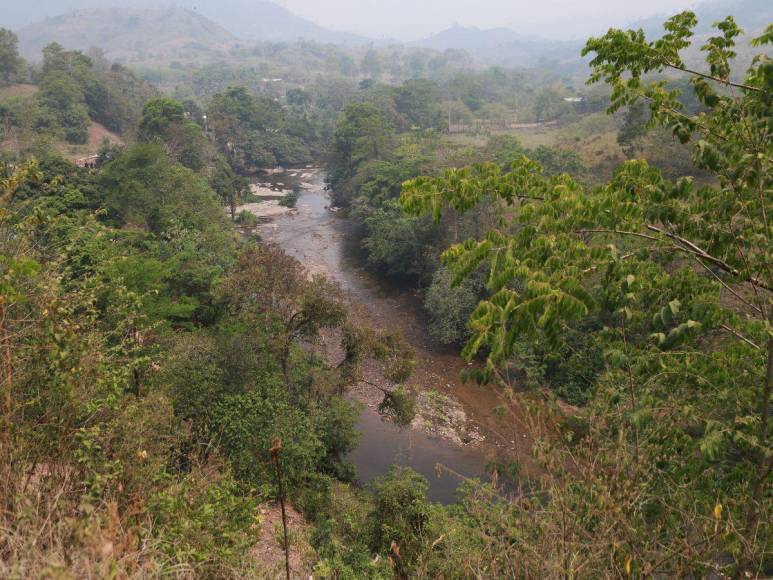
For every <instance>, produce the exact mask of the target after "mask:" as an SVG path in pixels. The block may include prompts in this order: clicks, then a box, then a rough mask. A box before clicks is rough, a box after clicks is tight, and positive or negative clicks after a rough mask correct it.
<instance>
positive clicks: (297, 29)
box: [182, 0, 371, 45]
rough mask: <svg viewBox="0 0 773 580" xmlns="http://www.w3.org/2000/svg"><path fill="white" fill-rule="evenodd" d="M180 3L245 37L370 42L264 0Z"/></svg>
mask: <svg viewBox="0 0 773 580" xmlns="http://www.w3.org/2000/svg"><path fill="white" fill-rule="evenodd" d="M182 4H183V5H184V6H187V7H189V8H190V9H191V10H195V11H196V12H198V13H200V14H202V15H204V16H206V17H207V18H210V19H212V20H213V21H214V22H217V23H218V24H220V25H221V26H223V27H225V28H227V29H228V30H230V31H231V32H233V33H234V34H235V35H237V36H238V37H239V38H242V39H245V40H261V41H267V40H268V41H295V40H298V39H303V40H313V41H316V42H326V43H332V44H344V45H362V44H367V43H369V42H371V40H370V39H368V38H365V37H363V36H359V35H356V34H351V33H348V32H338V31H334V30H328V29H327V28H323V27H321V26H318V25H317V24H314V23H313V22H311V21H309V20H306V19H305V18H301V17H300V16H296V15H295V14H293V13H292V12H290V11H289V10H287V9H286V8H283V7H282V6H279V5H278V4H275V3H274V2H269V1H268V0H185V1H184V2H182Z"/></svg>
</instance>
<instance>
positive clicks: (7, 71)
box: [0, 28, 19, 84]
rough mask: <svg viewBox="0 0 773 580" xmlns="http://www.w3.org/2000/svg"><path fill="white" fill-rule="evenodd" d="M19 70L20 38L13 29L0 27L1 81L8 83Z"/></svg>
mask: <svg viewBox="0 0 773 580" xmlns="http://www.w3.org/2000/svg"><path fill="white" fill-rule="evenodd" d="M18 70H19V38H18V37H17V36H16V34H14V33H13V31H11V30H8V29H7V28H0V81H2V82H3V83H5V84H8V83H10V82H11V80H12V79H13V77H14V75H15V74H16V72H17V71H18Z"/></svg>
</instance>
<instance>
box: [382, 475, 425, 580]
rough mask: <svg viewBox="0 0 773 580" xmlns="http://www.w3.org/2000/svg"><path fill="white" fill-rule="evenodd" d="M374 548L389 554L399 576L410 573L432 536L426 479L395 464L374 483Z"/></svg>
mask: <svg viewBox="0 0 773 580" xmlns="http://www.w3.org/2000/svg"><path fill="white" fill-rule="evenodd" d="M373 490H374V494H375V499H374V501H375V506H374V509H373V512H371V514H370V521H371V526H372V532H371V540H370V542H371V549H373V550H374V551H376V552H378V553H381V554H388V555H389V558H390V560H391V561H392V562H393V563H394V567H395V571H396V572H397V574H398V575H399V576H403V577H404V576H407V575H408V572H409V570H410V569H411V566H412V564H413V563H414V562H415V560H416V559H417V557H418V556H419V554H420V553H421V551H422V548H423V547H424V546H423V544H424V542H426V540H427V538H428V536H429V529H428V527H429V521H430V516H429V505H428V504H427V499H426V492H427V480H426V479H424V478H423V477H422V476H421V475H419V474H418V473H416V472H415V471H412V470H410V469H408V468H400V467H393V468H392V469H391V470H390V471H389V475H387V476H385V477H382V478H380V479H378V480H377V481H375V482H374V483H373Z"/></svg>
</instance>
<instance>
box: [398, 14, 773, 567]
mask: <svg viewBox="0 0 773 580" xmlns="http://www.w3.org/2000/svg"><path fill="white" fill-rule="evenodd" d="M695 24H696V19H695V15H694V14H692V13H691V12H685V13H682V14H679V15H677V16H675V17H673V18H672V19H670V20H669V21H668V22H667V23H666V25H665V34H664V35H663V36H662V37H661V38H660V39H659V40H656V41H654V42H650V41H647V39H646V38H645V36H644V34H643V33H642V32H641V31H636V32H634V31H628V32H623V31H620V30H611V31H609V33H607V34H606V35H605V36H604V37H602V38H598V39H591V40H589V41H588V44H587V45H586V48H585V52H586V53H595V56H594V58H593V60H592V62H591V66H592V67H593V72H592V75H591V80H592V81H594V82H595V81H600V80H604V81H606V82H607V83H609V84H610V85H611V86H612V88H613V94H612V98H611V108H610V110H611V111H614V110H616V109H618V108H619V107H621V106H632V105H635V104H636V103H637V102H638V101H640V100H644V101H645V102H647V103H649V106H650V111H651V114H652V116H653V119H654V120H655V121H656V122H657V123H660V124H662V125H664V126H665V127H667V128H669V129H670V130H671V131H672V132H673V133H674V134H675V135H676V136H677V137H678V138H679V139H681V140H682V141H684V142H693V143H694V151H695V162H696V164H697V165H698V166H699V167H701V168H704V169H707V170H710V171H712V173H713V174H714V176H715V178H716V185H714V186H703V187H696V186H695V185H694V184H693V182H692V181H691V180H690V179H689V178H685V179H680V180H677V181H676V182H674V183H671V182H668V181H666V180H664V179H663V178H662V177H661V175H660V174H659V172H658V171H656V170H654V169H653V168H651V167H649V166H648V165H647V164H646V163H645V162H643V161H635V162H628V163H626V164H625V165H623V166H622V167H621V168H620V169H619V170H618V171H617V172H616V174H615V176H614V178H613V179H612V181H611V182H610V183H608V184H607V185H606V186H604V187H602V188H598V189H596V190H594V191H590V192H588V191H584V190H583V188H582V187H581V186H580V185H579V184H577V183H576V182H575V181H573V180H572V179H571V178H570V177H568V176H566V175H559V176H552V177H551V176H545V175H544V174H543V172H542V170H541V168H540V166H539V164H537V163H534V162H533V161H530V160H528V159H521V160H520V161H518V162H516V163H515V164H514V166H513V169H512V171H511V172H509V173H507V174H503V173H502V172H501V170H500V169H499V167H498V166H494V165H489V164H484V165H478V166H474V167H471V168H466V169H461V170H449V171H447V172H445V173H444V174H443V175H442V176H440V177H438V178H418V179H415V180H413V181H411V182H409V183H407V184H406V186H405V188H404V191H403V197H402V205H403V207H404V208H405V209H406V210H408V211H409V212H411V213H415V214H422V213H430V214H433V215H434V216H435V217H436V219H439V217H440V215H441V213H442V212H443V210H444V207H445V206H446V205H450V206H451V207H452V208H454V209H455V210H457V211H466V210H469V209H470V208H472V207H473V206H475V205H476V204H478V203H480V202H481V201H482V200H484V199H487V196H488V195H489V194H491V193H493V194H494V195H495V197H496V203H497V205H498V206H499V207H500V208H501V211H502V214H501V216H502V217H501V219H502V225H501V227H500V228H498V229H492V230H491V231H489V232H488V233H487V234H486V235H485V237H483V238H482V239H477V240H476V239H471V240H468V241H466V242H464V243H463V244H459V245H456V246H454V247H452V248H451V249H449V250H448V251H447V252H446V254H445V257H444V259H445V262H446V264H447V265H448V267H449V268H451V270H452V271H453V272H454V273H455V277H456V281H457V282H460V281H461V280H463V279H464V278H465V277H467V276H468V275H469V274H470V273H471V272H472V271H473V270H475V269H476V268H477V267H479V266H482V265H484V264H485V266H486V268H487V270H488V271H489V276H488V281H487V290H488V292H489V293H490V296H491V297H490V298H489V299H487V300H484V301H482V302H481V303H480V304H479V305H478V307H477V309H476V310H475V312H474V313H473V314H472V316H471V318H470V323H469V324H470V329H471V331H472V337H471V339H470V341H469V342H468V344H467V346H466V347H465V349H464V352H463V354H464V356H465V357H466V358H467V359H468V360H472V358H473V357H475V356H476V355H477V354H478V353H481V354H482V355H483V356H485V359H486V364H485V366H484V368H483V369H481V371H480V372H479V373H478V379H479V380H481V381H483V382H489V381H493V382H496V383H499V384H501V385H503V386H506V387H512V385H511V382H510V380H509V379H508V377H510V376H512V375H511V374H510V373H511V371H513V370H516V369H517V367H518V366H519V360H518V358H519V348H520V347H519V345H520V344H522V343H523V341H527V342H528V341H534V340H538V341H544V342H545V343H546V344H547V345H561V344H564V340H565V338H564V337H565V329H567V328H570V329H577V328H579V327H580V326H581V325H583V324H587V322H588V320H589V319H590V320H591V321H592V320H597V321H599V322H603V323H602V324H599V325H598V326H597V327H596V328H598V330H595V331H594V330H593V327H592V326H591V327H586V330H587V331H589V332H594V333H595V338H596V339H597V340H600V341H602V342H603V344H604V353H605V354H604V371H603V372H601V373H599V374H598V376H597V379H596V380H595V383H596V384H595V387H596V392H595V394H594V396H593V397H592V398H591V400H590V402H589V407H588V412H587V423H585V427H584V435H583V437H582V438H581V439H580V440H578V441H577V442H576V443H573V444H571V445H570V446H569V447H568V448H565V452H566V453H565V454H562V453H561V452H558V453H557V455H555V456H553V455H552V453H548V454H547V455H546V456H545V465H546V466H547V467H548V469H549V473H555V474H556V476H555V477H551V479H550V482H551V490H550V495H551V501H550V502H549V505H548V506H546V509H545V510H544V514H543V515H544V518H539V521H540V522H541V523H540V524H538V527H537V528H536V529H535V530H534V531H535V532H536V533H537V534H538V536H537V537H538V538H541V540H538V541H540V544H539V545H540V549H541V550H542V551H541V556H540V557H541V558H542V559H543V560H544V561H545V562H547V565H546V566H544V567H542V566H540V569H542V570H543V571H544V573H546V574H548V575H550V574H552V573H558V571H559V570H560V573H561V574H569V575H571V574H574V573H579V572H578V570H579V567H580V566H582V567H583V569H584V570H583V572H582V574H589V575H601V576H604V575H609V574H628V575H632V574H638V575H641V576H650V575H659V574H666V575H690V574H696V573H697V574H705V573H709V572H708V571H709V570H722V571H723V573H727V574H735V575H736V576H737V577H742V576H744V575H747V576H755V575H758V574H760V573H763V572H762V571H763V570H766V569H768V568H769V566H770V564H771V561H770V552H769V546H770V541H771V535H770V534H771V531H770V526H769V525H767V524H766V523H765V522H768V521H770V518H771V496H770V484H771V475H772V474H771V471H772V470H773V449H772V447H771V440H770V434H769V431H770V426H769V423H770V411H771V408H770V407H771V391H772V390H773V334H771V332H770V327H771V324H772V323H773V320H772V319H771V315H772V314H773V278H772V277H771V272H773V264H771V238H772V237H773V229H771V225H770V222H769V216H770V215H771V211H773V205H772V204H773V195H771V192H772V191H773V189H772V188H773V181H771V179H773V177H771V176H773V172H772V171H771V169H773V168H771V163H773V161H772V160H773V149H771V140H770V139H769V138H768V125H769V119H770V117H771V112H773V111H772V110H771V106H772V103H773V98H772V97H771V95H772V94H773V80H772V79H773V75H771V74H770V71H771V70H773V63H772V62H771V60H770V58H768V57H766V56H765V55H760V56H759V57H758V58H757V59H756V60H755V64H754V66H752V68H751V69H749V71H748V72H747V75H746V78H745V79H744V80H743V81H736V80H732V78H733V77H732V75H731V70H730V67H729V64H728V63H729V61H730V60H731V58H732V57H733V55H734V46H735V42H736V38H737V37H738V36H739V35H740V30H739V29H738V27H737V26H736V25H735V23H734V21H733V20H732V18H728V19H726V20H724V21H722V22H720V23H718V24H717V28H718V34H717V35H715V36H712V37H710V38H709V39H708V40H707V41H706V43H705V44H704V45H703V47H702V49H703V51H704V52H705V55H706V62H707V65H708V66H707V70H706V71H694V70H691V69H688V67H687V66H686V65H685V64H684V62H683V61H682V59H681V58H680V51H681V50H683V49H685V48H687V47H688V46H689V45H690V38H691V36H692V29H693V28H694V26H695ZM771 42H773V25H771V26H770V27H768V28H767V30H766V32H765V34H763V36H761V37H760V38H758V39H755V40H754V44H756V45H758V46H764V45H767V44H770V43H771ZM666 69H671V70H676V71H679V72H681V73H684V74H687V75H689V76H690V77H691V79H692V81H691V82H692V87H693V90H694V91H695V94H696V96H697V97H698V98H699V99H700V101H701V102H702V103H703V105H704V107H705V108H706V110H705V111H704V112H699V113H697V114H694V115H693V114H689V113H687V112H684V111H683V107H682V104H681V101H680V100H679V98H678V97H679V93H678V91H676V90H673V89H669V88H668V87H667V86H666V83H665V82H664V81H662V80H660V79H658V78H653V77H652V76H651V75H652V74H657V73H662V72H664V71H665V70H666ZM728 87H731V88H732V89H733V90H732V91H731V90H727V89H728ZM567 438H568V440H570V441H572V440H573V439H572V432H570V433H568V434H567ZM553 449H554V450H556V449H560V447H553ZM568 457H572V458H573V459H572V463H573V464H574V465H575V466H576V467H577V469H579V471H580V477H579V478H578V477H576V476H575V475H572V474H571V472H567V471H565V470H564V467H563V465H565V464H564V463H563V462H565V461H567V460H568ZM566 478H568V479H566ZM566 482H568V483H566ZM623 482H628V484H627V485H621V484H622V483H623ZM677 482H678V483H677ZM634 490H635V491H634ZM602 497H603V498H604V499H603V500H602V499H600V498H602ZM645 498H647V499H645ZM608 506H614V509H613V510H612V509H608ZM562 518H563V519H562ZM551 521H553V522H556V521H558V522H564V523H563V524H561V526H563V528H562V531H561V532H557V533H560V534H561V537H563V538H564V539H565V540H563V541H561V542H558V543H555V544H553V545H551V543H550V541H549V540H548V537H549V535H550V534H551V533H552V532H548V537H545V536H543V535H542V534H543V533H544V530H549V529H551V528H552V524H551V523H550V522H551ZM566 522H572V525H571V526H570V527H566ZM520 523H521V524H523V525H526V524H525V522H524V521H523V520H520ZM575 524H576V527H575ZM540 525H543V526H547V527H546V528H542V531H539V530H540V528H539V526H540ZM602 530H611V532H610V533H609V535H605V534H604V533H602ZM624 530H625V531H624ZM653 530H657V533H653ZM567 538H574V540H566V539H567ZM580 538H585V539H584V540H582V541H579V542H578V543H574V542H575V541H578V540H579V539H580ZM499 546H500V548H501V549H503V550H509V549H510V548H507V547H506V546H505V545H504V544H499ZM579 550H581V552H580V551H579ZM580 553H582V556H580ZM578 557H579V558H580V559H581V560H582V562H580V561H579V560H578V559H577V558H578ZM602 560H607V562H608V563H606V564H605V563H602ZM551 570H552V571H551Z"/></svg>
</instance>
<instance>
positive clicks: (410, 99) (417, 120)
mask: <svg viewBox="0 0 773 580" xmlns="http://www.w3.org/2000/svg"><path fill="white" fill-rule="evenodd" d="M439 101H440V89H439V87H438V86H437V84H435V83H434V82H432V81H428V80H425V79H418V80H410V81H406V82H404V83H403V85H402V86H401V87H398V88H397V89H395V106H396V108H397V111H398V112H399V113H400V114H401V115H404V116H405V117H406V118H407V119H408V121H409V122H410V123H411V124H412V125H415V126H417V127H420V128H422V129H427V128H430V127H436V126H438V125H439V123H440V121H441V119H442V116H441V112H440V109H439V107H438V103H439Z"/></svg>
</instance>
